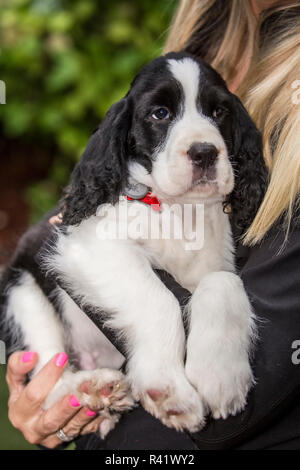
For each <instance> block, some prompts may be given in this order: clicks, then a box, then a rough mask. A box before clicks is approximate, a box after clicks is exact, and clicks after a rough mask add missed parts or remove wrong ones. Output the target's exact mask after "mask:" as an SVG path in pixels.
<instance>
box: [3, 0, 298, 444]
mask: <svg viewBox="0 0 300 470" xmlns="http://www.w3.org/2000/svg"><path fill="white" fill-rule="evenodd" d="M180 49H185V50H187V51H189V52H192V53H194V54H195V55H198V56H199V57H202V58H204V59H205V60H207V61H208V62H209V63H210V64H211V65H212V66H213V67H215V68H216V69H217V70H218V71H219V72H220V73H221V75H222V76H223V77H224V79H225V80H226V81H227V84H228V86H229V88H230V89H231V91H233V92H235V93H237V94H238V95H239V96H240V97H241V99H242V100H243V102H244V104H245V105H246V107H247V109H248V111H249V112H250V114H251V115H252V117H253V118H254V120H255V122H256V124H257V126H258V127H259V129H260V130H261V132H262V134H263V138H264V152H265V159H266V163H267V165H268V168H269V170H270V184H269V187H268V190H267V194H266V197H265V199H264V201H263V203H262V205H261V207H260V209H259V211H258V214H257V216H256V218H255V220H254V222H253V224H252V226H251V227H250V228H249V230H248V232H247V234H246V237H245V243H246V244H247V245H248V248H245V246H242V245H240V246H239V247H238V251H237V258H238V263H239V267H240V268H241V277H242V279H243V281H244V284H245V287H246V289H247V291H248V293H249V296H250V298H251V300H252V303H253V306H254V308H255V311H256V315H257V317H258V318H259V319H260V320H261V321H259V341H258V344H257V345H256V350H255V357H254V360H253V368H254V372H255V376H256V379H257V384H256V386H255V387H254V389H253V390H252V392H251V393H250V395H249V399H248V405H247V407H246V409H245V411H244V412H243V413H241V414H239V415H238V416H235V417H230V418H228V419H227V420H225V421H224V420H218V421H213V420H211V421H209V422H208V424H207V426H206V428H205V429H204V430H202V431H201V432H199V433H196V434H194V435H192V436H190V435H188V434H184V433H177V432H176V431H174V430H172V429H168V428H166V427H164V426H163V425H162V424H161V423H160V422H159V421H157V420H156V419H154V418H153V417H152V416H150V415H149V414H147V413H146V412H145V411H144V410H143V409H142V408H137V409H136V410H134V411H133V412H132V413H130V414H128V415H125V416H124V417H123V419H122V420H121V422H120V423H119V424H118V426H117V427H116V428H115V429H114V430H113V431H112V432H111V434H110V435H109V436H108V437H107V439H106V440H105V442H101V441H100V440H99V438H98V437H97V435H96V434H92V435H89V436H86V437H84V436H83V437H79V438H78V439H77V447H78V448H80V449H100V448H102V449H103V448H105V449H114V450H116V449H124V450H125V449H181V450H188V449H227V448H233V449H279V448H280V449H300V401H299V393H300V373H299V370H298V369H297V364H298V362H299V360H298V353H297V348H299V344H300V263H299V260H300V236H299V235H300V222H299V217H298V216H299V190H300V150H299V149H300V133H299V128H300V93H299V91H297V87H298V86H299V81H298V80H299V79H300V6H299V2H295V1H294V2H293V1H279V2H278V1H271V0H246V1H243V2H241V1H240V0H230V1H228V0H182V1H181V3H180V5H179V9H178V13H177V15H176V17H175V19H174V22H173V25H172V28H171V32H170V36H169V39H168V42H167V45H166V52H168V51H171V50H180ZM249 247H250V248H249ZM166 284H167V285H168V287H169V288H170V289H172V290H173V291H174V293H175V294H176V293H177V294H178V292H180V290H178V291H177V286H176V285H175V284H174V282H173V283H172V282H171V281H170V280H168V279H167V276H166ZM178 298H179V299H180V294H178ZM298 340H299V341H298ZM299 357H300V354H299ZM61 358H63V359H64V360H62V359H61ZM60 359H61V360H60ZM60 359H59V360H58V358H54V359H53V360H52V361H51V362H49V363H48V365H47V366H46V367H45V368H44V370H42V371H41V372H40V373H39V374H38V375H37V376H36V377H35V378H34V379H33V380H32V382H31V383H30V384H29V385H27V386H25V385H24V382H25V375H26V373H27V372H28V371H30V370H31V369H32V368H33V367H34V364H35V362H36V360H37V358H36V355H35V354H34V353H26V354H25V355H24V353H15V354H14V355H12V357H11V358H10V361H9V364H8V374H7V379H8V384H9V387H10V390H11V397H10V402H9V413H10V419H11V421H12V423H13V424H14V425H15V426H16V427H18V428H19V429H20V430H21V431H22V432H23V434H24V435H25V437H26V438H27V439H28V440H29V441H30V442H34V443H40V444H42V445H44V446H46V447H52V448H53V447H55V446H57V445H58V444H59V443H60V440H59V438H58V437H57V435H56V431H57V429H59V428H63V432H64V433H65V434H66V435H73V436H75V435H80V434H81V435H82V434H85V433H87V432H91V431H93V430H94V429H96V427H97V426H98V424H99V423H98V421H99V418H97V417H94V416H92V415H91V412H89V410H85V409H82V408H80V406H79V404H78V403H76V400H74V397H73V398H71V400H70V397H66V398H65V399H64V400H63V401H62V402H61V403H59V404H57V405H55V406H54V407H53V408H52V409H50V410H49V411H47V412H42V411H41V410H40V404H41V403H42V402H43V400H44V397H45V396H46V395H47V393H48V391H49V390H50V389H51V387H52V386H53V384H54V383H55V382H56V381H57V380H58V378H59V376H60V375H61V373H62V371H63V369H64V367H65V364H66V357H65V356H61V357H60ZM76 405H77V406H76ZM78 409H79V411H78Z"/></svg>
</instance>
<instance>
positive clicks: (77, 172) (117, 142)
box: [61, 97, 131, 225]
mask: <svg viewBox="0 0 300 470" xmlns="http://www.w3.org/2000/svg"><path fill="white" fill-rule="evenodd" d="M129 100H130V99H129V98H128V97H125V98H123V99H122V100H120V101H119V102H117V103H115V104H114V105H113V106H112V107H111V108H110V109H109V111H108V113H107V115H106V117H105V119H104V121H103V122H102V123H101V124H100V126H99V127H98V129H96V131H95V132H94V134H93V135H92V136H91V138H90V140H89V142H88V144H87V147H86V150H85V151H84V153H83V156H82V158H81V160H80V162H79V163H78V164H77V165H76V167H75V169H74V171H73V173H72V177H71V183H70V185H69V187H68V188H67V189H66V192H65V197H64V198H63V199H62V201H61V210H62V213H63V223H64V224H66V225H77V224H79V223H80V222H81V221H82V220H84V219H86V218H88V217H90V216H91V215H94V214H95V213H96V211H97V207H98V206H99V205H100V204H103V203H112V204H114V203H115V202H116V201H117V200H118V197H119V195H120V193H121V191H122V189H123V185H124V184H125V183H126V179H127V161H128V149H127V136H128V132H129V129H130V126H131V105H130V101H129Z"/></svg>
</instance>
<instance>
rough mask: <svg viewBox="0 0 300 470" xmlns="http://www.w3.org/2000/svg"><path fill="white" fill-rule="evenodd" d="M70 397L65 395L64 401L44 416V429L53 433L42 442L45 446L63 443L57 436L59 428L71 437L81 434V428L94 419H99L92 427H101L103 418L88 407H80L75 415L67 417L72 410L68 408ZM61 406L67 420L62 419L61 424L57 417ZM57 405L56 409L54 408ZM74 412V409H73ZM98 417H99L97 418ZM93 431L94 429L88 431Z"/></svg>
mask: <svg viewBox="0 0 300 470" xmlns="http://www.w3.org/2000/svg"><path fill="white" fill-rule="evenodd" d="M70 398H71V397H65V398H64V399H63V401H62V403H61V404H60V405H59V406H57V407H56V405H54V406H53V407H52V408H51V409H50V410H48V413H49V414H48V416H44V417H43V425H42V426H43V430H45V429H48V431H51V432H52V433H53V434H51V435H49V436H47V437H45V439H44V440H43V441H42V442H41V444H42V445H44V446H45V447H49V448H55V447H57V446H58V445H59V444H61V443H62V441H61V440H60V439H59V438H58V437H57V435H56V431H58V429H62V430H63V432H64V433H65V435H66V436H70V437H74V438H75V437H77V436H78V435H79V434H82V432H81V430H82V429H85V428H86V426H88V425H89V424H91V423H93V422H94V421H96V420H97V424H96V425H94V426H92V428H91V429H95V431H97V429H99V425H100V422H101V421H102V419H103V418H101V419H99V417H98V413H96V412H94V411H91V410H89V409H88V408H85V407H84V408H80V410H79V411H77V412H75V414H73V416H72V417H71V419H70V417H69V419H68V418H67V414H68V413H69V412H70V411H69V409H68V405H69V403H70ZM60 406H61V407H62V408H61V411H62V413H63V414H64V419H65V421H64V422H63V421H61V422H60V424H58V423H59V421H58V420H57V419H56V418H57V414H56V413H57V412H58V411H59V407H60ZM55 407H56V409H54V408H55ZM52 413H53V416H52V417H51V414H52ZM73 413H74V411H73ZM95 417H96V419H95ZM97 417H98V418H97ZM88 432H92V431H88Z"/></svg>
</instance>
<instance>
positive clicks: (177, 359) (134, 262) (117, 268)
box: [55, 236, 203, 431]
mask: <svg viewBox="0 0 300 470" xmlns="http://www.w3.org/2000/svg"><path fill="white" fill-rule="evenodd" d="M64 243H66V245H64ZM60 245H61V246H60V247H59V252H60V253H63V257H64V259H62V258H61V257H59V255H58V257H57V258H56V262H55V264H56V268H58V270H59V271H60V272H61V274H63V277H64V279H65V281H66V282H67V284H68V286H70V287H71V289H72V290H73V292H74V295H75V296H76V295H79V296H80V298H81V299H82V300H83V302H87V303H88V304H90V305H93V306H95V307H98V309H99V308H101V309H103V311H104V312H105V316H106V322H107V323H106V324H107V325H108V326H109V327H111V328H112V329H114V330H115V331H116V333H117V334H121V335H122V337H123V338H124V340H125V344H126V347H127V350H128V379H129V382H130V384H131V386H132V390H133V393H134V396H135V397H136V398H137V399H139V400H141V402H142V404H143V405H144V407H145V408H146V410H147V411H149V412H150V413H152V414H153V415H155V416H156V417H158V418H160V419H161V420H162V421H163V422H164V423H165V424H166V425H168V426H172V427H175V428H176V429H189V430H191V431H193V430H196V429H198V428H199V427H200V426H201V425H202V424H203V408H202V403H201V400H200V398H199V396H198V394H197V392H196V390H195V389H194V388H193V387H192V386H191V385H190V383H189V382H188V380H187V379H186V376H185V370H184V352H185V335H184V328H183V323H182V315H181V309H180V306H179V303H178V301H177V300H176V298H175V297H174V296H173V294H172V293H171V292H170V291H169V290H168V289H167V288H166V287H165V286H164V284H163V283H162V282H161V281H160V279H159V278H158V277H157V275H156V274H155V273H154V271H153V269H152V266H151V264H150V262H149V260H148V258H147V257H146V255H145V253H144V252H143V250H142V249H141V247H139V246H137V245H136V244H134V243H132V242H130V241H117V242H116V241H107V240H105V241H101V243H99V244H98V245H97V250H95V245H94V249H91V246H92V243H86V244H84V245H83V244H78V243H76V241H75V245H74V246H73V247H72V236H70V237H66V238H65V239H64V242H62V241H61V244H60ZM62 245H64V246H62ZM74 247H75V248H76V249H74ZM74 253H75V255H74ZM95 253H97V256H96V255H95ZM66 257H67V259H66ZM78 272H80V275H78Z"/></svg>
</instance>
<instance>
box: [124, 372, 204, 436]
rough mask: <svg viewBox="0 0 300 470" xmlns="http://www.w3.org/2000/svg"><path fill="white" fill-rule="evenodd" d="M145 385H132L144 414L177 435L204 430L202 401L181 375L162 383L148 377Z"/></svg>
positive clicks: (160, 380)
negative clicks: (151, 416)
mask: <svg viewBox="0 0 300 470" xmlns="http://www.w3.org/2000/svg"><path fill="white" fill-rule="evenodd" d="M149 377H150V378H151V374H149ZM147 382H148V383H147V384H146V383H145V382H144V383H143V384H142V385H141V384H140V385H137V382H135V385H133V387H134V396H135V398H136V399H138V400H140V402H141V404H142V405H143V407H144V408H145V410H146V411H148V412H149V413H151V414H152V415H153V416H155V417H156V418H158V419H160V420H161V421H162V422H163V423H164V424H165V425H166V426H168V427H171V428H175V429H176V430H177V431H183V430H187V431H190V432H196V431H198V430H199V429H201V428H202V427H203V426H204V424H205V420H204V409H203V405H202V401H201V399H200V397H199V395H198V394H197V392H196V390H195V389H194V388H193V387H192V386H191V385H190V384H189V383H188V381H187V380H186V377H185V375H184V374H183V373H181V374H178V375H177V376H173V377H170V378H166V377H165V378H164V379H163V380H162V378H160V379H156V380H155V379H154V377H153V375H152V380H151V382H150V381H149V378H148V381H147Z"/></svg>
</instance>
